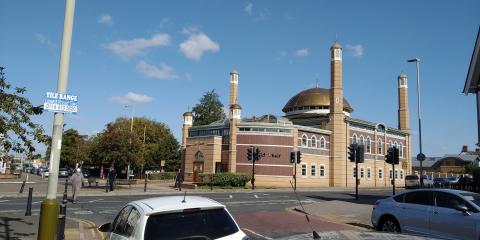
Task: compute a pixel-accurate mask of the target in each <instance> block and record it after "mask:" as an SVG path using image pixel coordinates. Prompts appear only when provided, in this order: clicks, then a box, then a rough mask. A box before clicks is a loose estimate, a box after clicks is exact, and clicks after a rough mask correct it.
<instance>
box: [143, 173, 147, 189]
mask: <svg viewBox="0 0 480 240" xmlns="http://www.w3.org/2000/svg"><path fill="white" fill-rule="evenodd" d="M147 178H148V174H145V186H144V187H143V191H144V192H146V191H147Z"/></svg>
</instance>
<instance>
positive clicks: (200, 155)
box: [195, 151, 204, 161]
mask: <svg viewBox="0 0 480 240" xmlns="http://www.w3.org/2000/svg"><path fill="white" fill-rule="evenodd" d="M203 160H204V158H203V153H202V152H200V151H198V152H197V153H195V161H203Z"/></svg>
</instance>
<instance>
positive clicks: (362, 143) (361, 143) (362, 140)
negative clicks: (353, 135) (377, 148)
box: [360, 135, 365, 145]
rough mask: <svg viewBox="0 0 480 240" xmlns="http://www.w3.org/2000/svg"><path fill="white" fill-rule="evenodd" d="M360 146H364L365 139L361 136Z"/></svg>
mask: <svg viewBox="0 0 480 240" xmlns="http://www.w3.org/2000/svg"><path fill="white" fill-rule="evenodd" d="M360 145H365V139H364V138H363V135H362V136H360Z"/></svg>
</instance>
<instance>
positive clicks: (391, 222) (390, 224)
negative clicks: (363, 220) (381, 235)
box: [380, 217, 400, 233]
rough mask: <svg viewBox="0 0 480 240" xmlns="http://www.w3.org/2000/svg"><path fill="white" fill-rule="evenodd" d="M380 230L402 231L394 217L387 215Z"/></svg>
mask: <svg viewBox="0 0 480 240" xmlns="http://www.w3.org/2000/svg"><path fill="white" fill-rule="evenodd" d="M380 231H382V232H396V233H398V232H400V225H399V224H398V221H397V220H396V219H395V218H393V217H386V218H385V219H383V221H382V222H381V224H380Z"/></svg>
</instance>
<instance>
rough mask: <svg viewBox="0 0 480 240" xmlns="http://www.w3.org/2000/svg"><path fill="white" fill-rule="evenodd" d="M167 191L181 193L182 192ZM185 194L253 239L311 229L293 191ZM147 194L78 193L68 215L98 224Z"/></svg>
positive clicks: (305, 196)
mask: <svg viewBox="0 0 480 240" xmlns="http://www.w3.org/2000/svg"><path fill="white" fill-rule="evenodd" d="M389 194H391V192H388V191H379V190H373V191H368V192H363V193H362V196H361V198H360V203H363V204H373V203H374V202H375V201H376V200H377V199H379V198H383V197H385V196H388V195H389ZM168 195H182V193H180V192H179V193H178V194H176V193H172V194H168ZM187 195H197V196H205V197H209V198H212V199H214V200H216V201H218V202H220V203H223V204H225V205H226V206H227V208H228V209H229V211H230V212H231V213H232V215H233V216H234V218H235V219H236V220H237V222H238V224H239V225H240V227H241V228H242V229H243V230H244V232H245V233H247V234H248V235H249V236H251V237H252V238H253V239H274V238H281V237H286V236H292V235H295V234H301V233H308V232H311V228H310V226H309V224H308V223H307V221H306V218H305V216H304V215H302V214H300V213H298V212H296V211H291V210H290V209H292V208H294V207H295V206H299V205H300V203H299V201H298V200H297V196H296V195H295V194H294V193H293V192H285V191H282V192H274V191H265V192H260V191H255V192H250V191H249V192H231V193H228V192H209V193H198V192H188V193H187ZM148 197H153V196H134V195H130V196H109V195H108V193H105V195H104V196H85V197H80V198H79V203H77V204H70V203H69V204H68V208H67V216H68V217H69V218H76V219H83V220H88V221H91V222H93V223H95V224H96V225H97V226H99V225H101V224H103V223H105V222H109V221H112V220H113V218H114V217H115V215H116V213H117V212H118V211H119V210H120V209H121V208H122V206H123V205H125V204H126V203H127V202H130V201H134V200H138V199H143V198H148ZM298 199H299V200H300V202H301V203H302V204H305V205H309V204H314V203H319V202H325V201H331V200H340V201H355V200H354V196H353V195H352V194H351V193H346V192H325V191H322V192H314V191H308V192H298ZM42 200H43V198H38V197H34V198H33V206H32V214H33V215H36V214H38V213H39V211H40V204H41V201H42ZM25 207H26V199H25V198H8V197H5V198H1V199H0V215H5V214H9V213H12V214H19V213H24V212H25ZM310 219H311V222H312V227H313V229H315V230H317V231H321V232H322V231H340V230H352V229H355V228H354V227H353V226H349V225H346V224H337V223H332V222H331V221H326V220H325V219H323V218H319V217H314V216H311V218H310Z"/></svg>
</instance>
